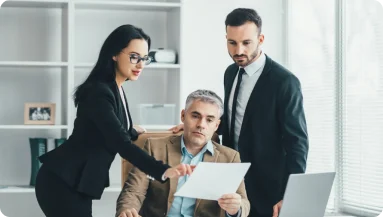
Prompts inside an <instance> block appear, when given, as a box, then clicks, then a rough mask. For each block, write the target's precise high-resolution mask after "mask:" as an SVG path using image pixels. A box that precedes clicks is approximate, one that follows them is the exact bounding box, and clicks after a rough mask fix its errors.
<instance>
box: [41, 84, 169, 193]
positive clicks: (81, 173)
mask: <svg viewBox="0 0 383 217" xmlns="http://www.w3.org/2000/svg"><path fill="white" fill-rule="evenodd" d="M85 93H86V94H81V97H80V100H79V104H78V107H77V117H76V119H75V122H74V126H73V132H72V134H71V136H70V137H69V138H68V140H67V141H66V142H65V143H64V144H62V145H61V146H59V147H58V148H56V149H54V150H52V151H50V152H48V153H46V154H44V155H42V156H41V157H40V158H39V159H40V162H42V163H43V164H44V166H45V167H47V168H48V169H50V170H51V171H53V172H54V173H55V174H57V175H58V176H59V177H60V178H61V179H63V180H64V181H65V182H66V183H67V184H68V185H69V186H71V187H72V188H74V189H75V190H77V191H78V192H81V193H85V194H87V195H89V196H90V197H92V198H94V199H100V198H101V195H102V193H103V191H104V188H105V187H108V186H109V169H110V166H111V164H112V162H113V160H114V158H115V156H116V154H117V153H119V154H120V156H121V157H123V158H125V159H126V160H128V161H129V162H131V163H132V164H133V165H135V166H136V167H138V168H139V169H140V170H142V171H143V172H145V173H147V174H149V175H150V176H152V177H153V178H155V179H156V180H158V181H160V182H163V181H162V175H163V174H164V172H165V171H166V169H168V168H169V166H168V165H164V164H162V162H161V161H156V160H155V159H154V158H153V157H151V156H149V155H147V154H146V153H145V152H144V151H143V150H142V149H140V148H139V147H138V146H136V145H134V144H133V143H132V140H136V139H137V136H138V135H137V132H136V131H135V130H134V128H133V127H132V126H133V124H132V121H131V117H130V113H129V111H128V118H127V117H126V113H125V109H124V105H123V103H122V100H121V97H120V93H119V90H118V86H117V84H116V82H109V83H101V82H94V83H91V84H89V85H88V86H87V87H86V91H85ZM125 101H126V98H125ZM126 105H128V104H127V102H126ZM128 119H129V121H130V127H129V129H128V130H126V128H127V127H126V126H127V120H128Z"/></svg>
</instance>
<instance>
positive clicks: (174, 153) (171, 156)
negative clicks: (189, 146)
mask: <svg viewBox="0 0 383 217" xmlns="http://www.w3.org/2000/svg"><path fill="white" fill-rule="evenodd" d="M181 138H182V137H181V136H175V137H172V138H171V139H170V142H169V143H168V144H166V148H167V154H168V164H169V166H171V167H175V166H177V165H178V164H180V163H181V158H182V154H181ZM169 182H170V189H169V196H168V210H167V211H168V212H169V210H170V207H171V205H172V203H173V200H174V193H175V192H176V190H177V185H178V179H170V180H169Z"/></svg>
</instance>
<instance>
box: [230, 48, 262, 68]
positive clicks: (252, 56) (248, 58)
mask: <svg viewBox="0 0 383 217" xmlns="http://www.w3.org/2000/svg"><path fill="white" fill-rule="evenodd" d="M258 53H259V49H258V47H257V49H255V51H254V52H253V53H252V54H250V56H246V55H234V56H232V57H231V58H232V59H233V60H234V62H235V64H237V66H240V67H245V66H247V65H249V64H250V63H251V62H252V61H253V60H254V59H255V58H256V57H257V55H258ZM235 57H245V58H246V59H244V60H241V61H240V62H239V61H238V60H235Z"/></svg>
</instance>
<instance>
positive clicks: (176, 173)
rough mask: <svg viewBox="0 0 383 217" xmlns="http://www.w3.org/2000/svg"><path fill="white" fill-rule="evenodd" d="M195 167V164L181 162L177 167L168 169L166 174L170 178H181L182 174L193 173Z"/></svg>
mask: <svg viewBox="0 0 383 217" xmlns="http://www.w3.org/2000/svg"><path fill="white" fill-rule="evenodd" d="M195 167H196V166H195V165H189V164H179V165H177V166H176V167H173V168H169V169H168V170H166V172H165V176H166V177H168V178H179V177H181V176H185V175H191V174H192V173H193V170H194V168H195Z"/></svg>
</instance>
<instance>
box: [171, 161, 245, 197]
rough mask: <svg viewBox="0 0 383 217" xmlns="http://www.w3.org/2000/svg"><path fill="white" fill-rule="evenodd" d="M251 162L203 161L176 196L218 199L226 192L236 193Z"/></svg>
mask: <svg viewBox="0 0 383 217" xmlns="http://www.w3.org/2000/svg"><path fill="white" fill-rule="evenodd" d="M249 167H250V163H209V162H201V163H199V164H198V165H197V167H196V168H195V170H194V171H193V173H192V174H191V175H190V177H189V179H188V180H187V181H186V182H185V184H184V185H183V186H182V187H181V188H180V189H179V190H178V191H177V192H176V193H175V194H174V195H175V196H181V197H189V198H198V199H205V200H218V199H219V198H220V197H221V196H222V195H224V194H230V193H235V192H236V191H237V189H238V187H239V185H240V184H241V182H242V180H243V178H244V176H245V174H246V172H247V171H248V169H249Z"/></svg>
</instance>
